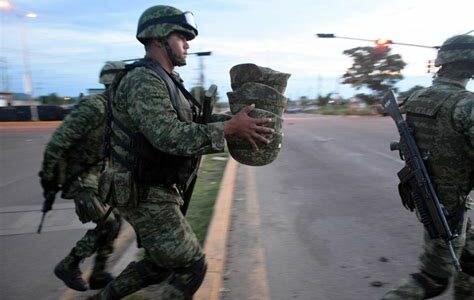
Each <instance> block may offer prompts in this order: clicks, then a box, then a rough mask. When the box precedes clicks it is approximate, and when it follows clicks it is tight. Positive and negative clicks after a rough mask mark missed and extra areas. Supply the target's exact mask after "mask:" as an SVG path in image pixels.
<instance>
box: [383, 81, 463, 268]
mask: <svg viewBox="0 0 474 300" xmlns="http://www.w3.org/2000/svg"><path fill="white" fill-rule="evenodd" d="M382 105H383V107H384V108H385V110H386V111H387V113H388V114H389V115H390V117H392V119H393V120H394V121H395V124H396V125H397V129H398V132H399V134H400V142H392V143H390V150H392V151H394V150H398V151H399V152H400V158H401V159H402V160H404V161H405V167H403V169H401V170H400V171H399V172H398V173H397V175H398V178H399V179H400V183H399V185H398V190H399V193H400V196H401V198H402V203H403V205H404V206H405V207H407V208H409V209H410V210H411V211H413V209H414V208H415V207H416V210H417V212H418V219H419V220H420V222H421V223H423V226H424V227H425V229H426V231H427V232H428V234H429V236H430V238H431V239H436V238H442V239H443V240H444V242H445V243H446V246H447V247H448V250H449V253H450V254H451V258H452V263H453V265H454V266H455V268H456V269H457V270H458V271H461V265H460V264H459V260H458V258H457V257H456V254H455V253H454V250H453V245H452V243H451V241H452V240H453V239H455V238H456V237H457V234H455V233H452V232H451V229H450V228H449V225H448V222H447V221H446V217H447V216H448V212H447V210H446V209H445V207H444V206H443V205H442V204H441V203H440V202H439V200H438V197H437V195H436V192H435V190H434V188H433V185H432V183H431V180H430V177H429V175H428V172H427V170H426V167H425V164H424V160H427V159H428V157H427V156H426V155H425V157H423V156H422V155H421V154H420V150H419V149H418V147H417V145H416V142H415V139H414V138H413V136H412V132H411V131H410V128H409V127H408V124H407V122H406V121H405V120H404V119H403V117H402V115H401V113H400V109H399V108H398V104H397V101H396V95H395V93H394V92H393V91H392V90H390V91H389V92H388V93H387V95H385V97H384V98H383V101H382Z"/></svg>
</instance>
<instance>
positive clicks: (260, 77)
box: [230, 64, 291, 94]
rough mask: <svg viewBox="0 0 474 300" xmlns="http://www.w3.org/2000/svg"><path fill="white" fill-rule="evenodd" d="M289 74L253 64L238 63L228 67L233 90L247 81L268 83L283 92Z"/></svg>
mask: <svg viewBox="0 0 474 300" xmlns="http://www.w3.org/2000/svg"><path fill="white" fill-rule="evenodd" d="M290 76H291V74H288V73H281V72H278V71H275V70H272V69H270V68H264V67H260V66H257V65H255V64H240V65H236V66H234V67H232V69H230V85H231V87H232V90H234V91H235V90H237V89H239V88H240V87H241V86H242V85H244V84H245V83H247V82H257V83H261V84H265V85H268V86H270V87H272V88H274V89H275V90H277V91H278V92H280V93H282V94H283V93H284V92H285V90H286V85H287V81H288V78H290Z"/></svg>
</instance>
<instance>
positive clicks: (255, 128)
mask: <svg viewBox="0 0 474 300" xmlns="http://www.w3.org/2000/svg"><path fill="white" fill-rule="evenodd" d="M254 108H255V104H252V105H249V106H246V107H244V108H242V109H241V110H240V112H239V113H238V114H236V115H235V116H233V117H232V119H230V120H229V121H226V122H224V134H225V136H237V137H239V138H241V139H244V140H247V141H248V142H249V143H250V145H251V146H252V149H253V151H256V150H258V145H257V144H268V143H270V141H269V140H268V139H266V138H265V137H264V136H263V135H264V134H272V133H274V132H275V130H273V129H272V128H268V127H265V126H262V125H264V124H266V123H269V122H271V121H272V120H271V119H270V118H261V119H255V118H252V117H249V115H248V113H249V112H251V111H252V110H253V109H254Z"/></svg>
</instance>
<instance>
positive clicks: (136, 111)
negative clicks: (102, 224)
mask: <svg viewBox="0 0 474 300" xmlns="http://www.w3.org/2000/svg"><path fill="white" fill-rule="evenodd" d="M197 33H198V31H197V27H196V25H195V23H194V18H193V15H192V14H191V13H190V12H185V13H183V12H182V11H180V10H178V9H176V8H174V7H170V6H164V5H158V6H153V7H151V8H149V9H147V10H146V11H145V12H144V13H143V14H142V15H141V17H140V19H139V22H138V30H137V39H138V40H139V41H140V42H141V43H143V44H144V46H145V51H146V56H145V58H144V59H143V60H141V61H139V62H137V63H135V64H134V65H132V66H130V67H129V68H127V72H126V74H125V75H123V76H122V77H121V78H120V76H119V77H118V78H117V80H116V82H114V84H113V85H112V87H111V92H112V95H113V96H111V98H110V99H111V100H110V101H111V103H110V108H111V109H110V111H111V112H112V114H111V115H112V116H111V122H110V124H111V133H110V154H111V164H110V166H109V167H108V168H106V170H105V171H104V173H103V174H102V176H101V179H100V181H101V184H100V190H101V195H104V196H103V197H108V198H109V199H110V203H111V205H113V206H114V207H117V208H118V210H119V212H120V215H121V216H122V217H124V218H125V219H126V220H127V221H128V222H129V223H130V224H131V225H132V226H133V228H134V229H135V232H136V234H137V237H138V238H139V240H140V242H141V245H142V247H143V248H144V249H145V257H144V258H143V259H142V260H140V261H137V262H132V263H130V264H129V265H128V266H127V267H126V268H125V270H123V271H122V273H121V274H120V275H119V276H118V277H117V278H115V279H114V280H113V281H112V282H111V283H109V284H108V285H107V287H106V288H105V289H103V290H102V291H101V292H100V293H99V294H97V295H95V296H93V297H92V298H90V299H108V300H110V299H121V298H123V297H125V296H126V295H128V294H131V293H133V292H135V291H137V290H140V289H141V288H143V287H146V286H148V285H152V284H158V283H164V285H163V288H162V289H161V291H160V294H161V295H160V296H158V297H157V299H174V300H176V299H191V298H192V295H193V294H194V293H195V292H196V290H197V289H198V288H199V286H200V285H201V283H202V281H203V279H204V276H205V273H206V262H205V258H204V254H203V252H202V249H201V246H200V245H199V243H198V240H197V238H196V236H195V234H194V232H193V231H192V229H191V228H190V226H189V224H188V222H187V221H186V219H185V218H184V216H183V213H182V212H181V210H180V206H181V205H182V204H183V198H182V194H183V192H184V188H185V186H186V185H185V184H183V183H186V181H187V179H189V176H188V175H189V170H195V168H196V165H195V158H196V157H197V156H198V155H202V154H207V153H215V152H222V151H223V150H224V144H225V137H226V136H230V135H235V136H238V137H240V138H243V139H246V140H248V141H249V142H250V143H251V144H252V145H254V147H255V148H256V147H257V143H268V142H269V141H268V140H267V139H266V138H264V137H263V134H272V133H273V132H274V130H273V129H271V128H267V127H265V126H262V125H263V124H266V123H268V122H270V120H269V119H267V118H262V119H254V118H251V117H249V116H248V114H247V113H248V112H250V111H251V110H252V109H253V107H252V106H248V107H245V108H244V109H243V110H242V112H241V113H239V114H237V115H235V116H233V117H230V116H227V115H212V117H211V122H210V123H208V124H200V123H197V122H196V115H197V113H196V111H197V110H198V108H199V104H198V103H196V100H195V99H193V98H192V96H190V95H189V93H187V91H186V90H185V89H184V87H183V86H182V84H181V81H180V79H179V77H178V74H177V73H175V72H174V71H173V70H174V67H175V66H183V65H185V64H186V54H187V50H188V48H189V45H188V41H189V40H191V39H193V38H195V37H196V36H197ZM183 181H184V182H183ZM183 186H184V188H183ZM106 195H107V196H106ZM217 213H218V212H217Z"/></svg>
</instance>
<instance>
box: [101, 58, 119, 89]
mask: <svg viewBox="0 0 474 300" xmlns="http://www.w3.org/2000/svg"><path fill="white" fill-rule="evenodd" d="M123 69H125V63H124V62H123V61H108V62H106V63H105V65H104V66H103V67H102V70H100V74H99V82H100V83H102V84H104V85H109V84H111V83H112V81H114V78H115V75H117V73H118V72H120V71H122V70H123Z"/></svg>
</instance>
